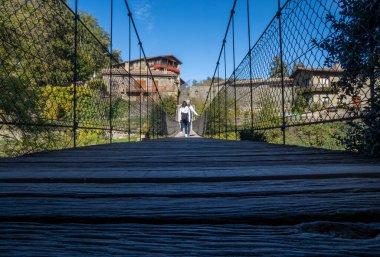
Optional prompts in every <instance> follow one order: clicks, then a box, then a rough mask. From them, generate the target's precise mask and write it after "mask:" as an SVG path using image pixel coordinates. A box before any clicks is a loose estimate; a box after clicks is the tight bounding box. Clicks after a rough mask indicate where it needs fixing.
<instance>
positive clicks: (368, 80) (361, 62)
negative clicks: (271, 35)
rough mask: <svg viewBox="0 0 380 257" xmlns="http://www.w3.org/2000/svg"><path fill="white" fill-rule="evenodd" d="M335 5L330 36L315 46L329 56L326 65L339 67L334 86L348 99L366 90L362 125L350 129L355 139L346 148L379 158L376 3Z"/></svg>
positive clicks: (349, 0) (379, 1) (352, 0)
mask: <svg viewBox="0 0 380 257" xmlns="http://www.w3.org/2000/svg"><path fill="white" fill-rule="evenodd" d="M339 3H340V8H341V11H340V13H339V15H338V16H334V15H331V14H330V15H329V16H328V17H327V18H328V20H329V21H330V22H331V23H332V27H333V29H334V30H335V31H334V33H332V34H331V35H330V36H329V37H327V38H326V39H325V40H323V41H322V42H320V43H318V42H316V44H317V45H318V46H319V47H321V48H322V49H324V50H326V51H327V52H328V53H329V56H328V57H327V59H326V64H327V65H329V66H332V65H333V64H334V63H339V64H340V65H341V67H342V68H343V70H344V71H343V75H342V78H341V79H340V81H339V82H337V83H336V84H335V86H337V87H339V88H341V89H343V90H344V91H345V92H346V94H347V95H350V96H355V95H358V94H359V93H360V91H362V90H363V89H365V88H367V89H368V88H370V92H369V94H367V99H368V105H367V107H366V111H365V112H364V115H363V119H362V122H361V124H358V123H353V126H352V130H353V131H352V135H356V137H355V138H351V142H352V143H349V142H347V143H348V144H347V145H348V147H349V149H351V150H354V151H361V152H368V153H371V154H380V120H379V119H380V118H379V116H380V93H379V89H380V81H379V80H380V79H379V76H380V72H379V69H380V47H379V45H380V15H379V14H380V0H361V1H356V0H340V1H339ZM364 91H366V90H364Z"/></svg>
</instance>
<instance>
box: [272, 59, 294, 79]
mask: <svg viewBox="0 0 380 257" xmlns="http://www.w3.org/2000/svg"><path fill="white" fill-rule="evenodd" d="M282 70H283V72H284V77H288V76H289V70H288V65H287V64H286V63H285V62H283V65H282ZM269 77H271V78H281V58H280V56H278V55H276V56H275V57H274V58H273V61H272V63H271V64H270V72H269Z"/></svg>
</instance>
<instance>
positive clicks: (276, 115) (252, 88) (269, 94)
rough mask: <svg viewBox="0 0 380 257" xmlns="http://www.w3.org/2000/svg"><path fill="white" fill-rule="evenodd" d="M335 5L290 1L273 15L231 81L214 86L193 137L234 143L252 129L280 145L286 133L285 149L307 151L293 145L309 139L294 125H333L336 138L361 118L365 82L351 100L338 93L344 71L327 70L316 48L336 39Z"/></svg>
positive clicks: (366, 100) (367, 91)
mask: <svg viewBox="0 0 380 257" xmlns="http://www.w3.org/2000/svg"><path fill="white" fill-rule="evenodd" d="M339 2H340V1H338V0H327V1H319V0H315V1H308V0H289V1H287V2H286V3H285V4H284V6H283V7H282V8H279V12H278V13H277V15H276V16H275V17H274V18H273V19H272V21H271V22H270V24H269V25H268V27H267V28H266V30H265V31H264V33H263V34H262V35H261V36H260V38H259V39H258V40H257V42H256V43H255V44H254V45H253V47H252V48H251V50H250V52H248V54H247V55H246V56H245V58H244V59H243V60H242V62H241V63H240V64H239V65H238V67H237V68H236V70H235V71H234V73H233V74H232V75H231V76H230V77H229V79H228V80H227V81H226V82H224V81H223V80H221V81H219V82H218V79H217V77H216V78H215V79H214V80H213V84H212V85H211V86H210V93H209V95H208V98H207V100H206V102H205V108H204V111H203V114H202V116H201V117H200V119H198V120H197V121H196V122H195V126H194V128H195V130H196V132H197V133H198V134H200V135H204V136H210V137H215V138H228V139H235V138H239V136H238V134H239V135H240V136H242V137H244V133H249V131H251V134H252V130H253V131H256V132H260V133H266V134H270V136H269V138H271V139H275V140H269V141H271V142H277V141H278V142H277V143H282V142H283V140H282V135H281V134H282V131H284V132H285V136H288V137H289V139H290V141H291V142H290V141H289V140H288V143H293V144H301V145H308V144H307V143H302V142H298V143H296V141H297V140H296V139H295V138H297V137H302V135H305V134H307V132H305V133H303V132H302V128H300V126H304V125H310V124H318V123H331V122H338V123H337V124H341V126H339V125H336V126H335V125H331V124H327V125H326V126H330V127H332V128H331V129H332V130H331V131H335V130H340V129H343V127H345V126H346V125H345V124H343V123H342V121H349V120H354V119H356V118H359V117H360V115H361V113H362V111H363V110H365V109H366V108H367V107H369V105H370V83H369V82H368V83H367V84H365V85H364V86H363V87H362V88H360V89H359V91H357V92H356V93H355V94H350V95H349V94H347V93H346V92H344V90H342V89H340V88H339V87H337V86H336V84H337V82H339V80H340V78H341V76H342V73H343V72H344V69H343V68H342V67H341V65H340V63H339V62H336V63H335V64H332V65H328V64H326V63H327V62H326V58H328V56H329V53H328V52H327V51H326V50H325V49H323V48H322V47H321V43H322V42H323V41H324V40H326V39H328V38H329V37H331V36H332V35H334V33H336V31H335V30H334V27H333V26H332V22H331V19H330V18H329V17H336V18H339V15H340V11H341V9H340V5H339ZM280 26H281V27H280ZM280 28H281V29H280ZM230 33H232V32H231V30H230ZM227 43H230V44H231V40H230V41H229V42H227ZM224 47H225V46H224ZM281 50H282V51H281ZM358 67H359V64H358ZM376 83H379V78H378V77H377V78H376ZM376 87H379V85H376ZM339 121H340V123H339ZM314 128H317V126H315V125H314ZM321 129H322V130H323V126H322V128H321ZM304 130H305V131H307V127H305V128H304ZM273 131H276V133H272V132H273ZM297 131H299V135H301V136H297ZM332 133H333V132H332ZM254 134H255V133H254ZM292 136H293V137H292ZM267 138H268V135H267ZM292 138H293V139H294V140H292ZM302 138H305V137H302ZM321 147H324V146H321ZM327 148H329V147H327ZM331 148H332V149H334V147H331ZM337 148H340V147H335V149H337Z"/></svg>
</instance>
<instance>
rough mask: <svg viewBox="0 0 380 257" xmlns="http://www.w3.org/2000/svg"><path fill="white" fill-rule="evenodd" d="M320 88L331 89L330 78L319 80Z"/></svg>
mask: <svg viewBox="0 0 380 257" xmlns="http://www.w3.org/2000/svg"><path fill="white" fill-rule="evenodd" d="M318 86H320V87H329V86H330V80H329V79H328V78H319V85H318Z"/></svg>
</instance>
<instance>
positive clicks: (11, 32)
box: [0, 0, 173, 156]
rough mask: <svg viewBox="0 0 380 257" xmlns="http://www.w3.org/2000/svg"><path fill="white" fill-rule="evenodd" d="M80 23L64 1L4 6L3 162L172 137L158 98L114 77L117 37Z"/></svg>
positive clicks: (0, 55)
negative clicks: (112, 39) (46, 152)
mask: <svg viewBox="0 0 380 257" xmlns="http://www.w3.org/2000/svg"><path fill="white" fill-rule="evenodd" d="M76 17H77V16H76V14H75V12H74V11H72V10H71V9H70V8H69V7H68V5H67V4H66V2H65V1H56V0H47V1H39V0H16V1H14V0H12V1H11V0H4V1H2V2H1V4H0V23H1V26H0V37H1V42H0V91H1V98H0V117H1V119H0V156H15V155H20V154H25V153H31V152H35V151H41V150H46V149H61V148H66V147H73V146H84V145H91V144H99V143H106V142H110V141H112V140H113V139H114V140H128V141H134V140H141V139H144V138H155V137H159V136H165V135H167V134H168V133H169V132H173V131H170V130H168V125H167V122H168V121H169V120H170V119H169V118H168V117H167V115H166V112H165V110H164V109H163V107H162V104H160V97H159V92H157V90H155V91H153V90H152V88H154V87H153V86H152V87H151V88H144V87H143V86H142V85H141V83H140V82H139V81H136V80H135V79H134V78H133V77H131V76H129V74H128V72H127V71H126V70H123V72H122V75H120V74H119V73H118V74H113V73H114V70H115V69H114V68H115V66H116V65H117V64H118V61H116V59H115V58H114V56H113V55H111V54H110V51H109V50H108V49H109V45H110V37H109V36H108V35H106V34H103V35H98V34H97V32H96V31H95V30H93V28H92V27H91V22H88V21H87V20H88V17H87V16H86V15H84V16H78V18H77V19H76ZM118 70H120V69H118ZM143 72H144V71H143ZM142 76H145V80H149V79H150V76H149V74H147V72H145V74H144V75H141V76H140V77H142ZM149 89H150V90H151V92H147V90H149ZM126 91H128V92H129V93H131V92H133V93H134V95H135V97H134V98H133V99H131V98H130V97H123V95H122V94H121V92H126Z"/></svg>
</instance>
